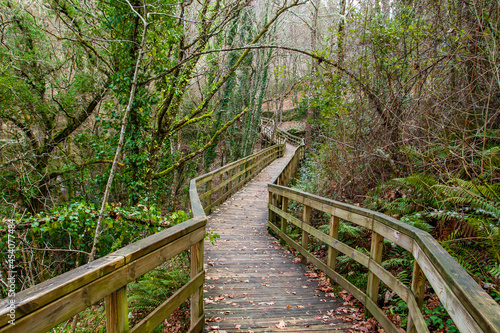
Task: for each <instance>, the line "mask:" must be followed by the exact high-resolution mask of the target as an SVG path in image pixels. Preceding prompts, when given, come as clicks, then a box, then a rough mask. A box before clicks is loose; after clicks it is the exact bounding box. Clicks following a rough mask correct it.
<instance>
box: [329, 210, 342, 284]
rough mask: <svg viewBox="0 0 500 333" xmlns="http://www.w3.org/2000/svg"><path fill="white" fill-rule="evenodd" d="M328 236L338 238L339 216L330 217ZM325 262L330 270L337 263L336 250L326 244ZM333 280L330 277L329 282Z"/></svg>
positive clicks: (333, 268)
mask: <svg viewBox="0 0 500 333" xmlns="http://www.w3.org/2000/svg"><path fill="white" fill-rule="evenodd" d="M328 234H329V235H330V237H333V238H335V239H338V238H339V218H338V217H337V216H335V215H332V216H331V217H330V232H329V233H328ZM326 264H327V265H328V267H330V268H331V269H332V270H335V266H336V265H337V250H336V249H334V248H333V247H331V246H328V257H327V261H326ZM332 282H333V281H332V280H331V279H330V283H332Z"/></svg>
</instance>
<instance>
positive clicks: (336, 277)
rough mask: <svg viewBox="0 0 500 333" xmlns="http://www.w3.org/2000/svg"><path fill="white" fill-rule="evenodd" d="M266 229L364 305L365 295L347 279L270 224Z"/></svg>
mask: <svg viewBox="0 0 500 333" xmlns="http://www.w3.org/2000/svg"><path fill="white" fill-rule="evenodd" d="M268 227H269V228H271V229H272V230H273V231H274V232H276V234H277V235H278V236H279V237H281V238H282V239H283V240H285V242H286V243H287V244H288V245H290V246H291V247H293V248H294V249H295V250H297V251H298V252H299V253H300V254H301V255H303V256H306V257H307V259H308V261H309V262H310V263H312V264H313V265H314V266H316V267H317V268H319V269H321V270H322V271H323V272H325V273H326V274H327V275H328V277H329V278H330V279H332V280H333V281H335V283H337V284H339V285H340V286H341V287H342V288H344V289H345V290H347V291H348V292H350V293H351V294H352V295H353V296H354V297H355V298H356V299H357V300H359V301H360V302H361V303H363V304H364V302H365V298H366V297H365V296H366V295H365V293H364V292H362V291H361V290H359V289H358V288H356V286H355V285H353V284H352V283H350V282H349V281H348V280H347V279H345V278H344V277H343V276H342V275H340V274H339V273H337V272H335V271H334V270H332V269H331V268H330V267H328V266H327V265H325V264H324V263H322V262H321V261H320V260H319V259H318V258H316V257H315V256H313V255H312V254H311V253H309V252H308V251H306V249H304V248H303V247H302V246H300V244H299V243H297V242H295V241H294V240H293V239H291V238H290V237H288V235H286V234H284V233H282V232H281V230H279V229H278V227H276V226H275V225H273V224H272V223H270V222H269V223H268Z"/></svg>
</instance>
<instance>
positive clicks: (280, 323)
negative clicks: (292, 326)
mask: <svg viewBox="0 0 500 333" xmlns="http://www.w3.org/2000/svg"><path fill="white" fill-rule="evenodd" d="M275 326H276V328H279V329H281V330H282V329H284V328H285V327H286V323H285V321H284V320H280V322H279V323H278V324H276V325H275Z"/></svg>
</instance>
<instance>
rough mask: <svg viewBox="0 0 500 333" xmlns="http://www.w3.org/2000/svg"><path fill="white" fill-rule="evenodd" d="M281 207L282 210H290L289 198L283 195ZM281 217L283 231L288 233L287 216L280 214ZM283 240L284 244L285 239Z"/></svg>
mask: <svg viewBox="0 0 500 333" xmlns="http://www.w3.org/2000/svg"><path fill="white" fill-rule="evenodd" d="M281 209H282V211H284V212H286V211H287V210H288V198H286V197H281ZM280 217H281V228H280V229H281V231H282V232H283V233H286V228H287V221H286V218H285V217H283V216H280ZM281 242H282V245H284V241H283V240H281Z"/></svg>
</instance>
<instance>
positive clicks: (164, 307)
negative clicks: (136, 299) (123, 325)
mask: <svg viewBox="0 0 500 333" xmlns="http://www.w3.org/2000/svg"><path fill="white" fill-rule="evenodd" d="M204 281H205V271H201V272H199V273H198V274H196V275H195V276H194V277H193V278H191V280H189V282H188V283H186V284H185V285H184V286H182V287H181V288H180V289H179V290H177V291H176V292H175V293H174V294H173V295H172V296H170V297H169V298H168V299H167V300H166V301H165V302H163V303H162V304H161V305H160V306H159V307H157V308H156V309H155V310H153V312H151V313H150V314H148V315H147V316H146V318H144V319H143V320H141V321H140V322H139V323H138V324H137V325H135V326H134V327H133V328H132V329H131V330H130V331H129V332H130V333H147V332H151V331H152V330H153V329H155V328H156V327H158V325H160V324H161V323H162V322H163V321H164V320H165V318H167V317H168V316H169V315H170V314H171V313H172V312H174V310H175V309H177V308H178V307H179V306H181V304H182V303H184V302H185V301H186V300H187V299H188V298H189V297H190V296H191V295H192V294H193V293H194V292H196V290H198V289H199V288H201V287H203V282H204ZM200 318H203V316H201V317H198V318H197V319H196V321H195V325H196V324H197V322H198V320H199V319H200Z"/></svg>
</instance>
